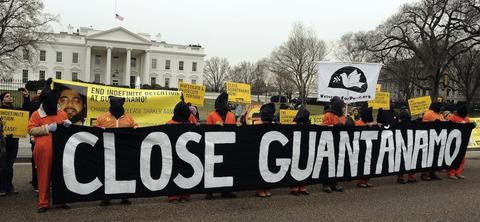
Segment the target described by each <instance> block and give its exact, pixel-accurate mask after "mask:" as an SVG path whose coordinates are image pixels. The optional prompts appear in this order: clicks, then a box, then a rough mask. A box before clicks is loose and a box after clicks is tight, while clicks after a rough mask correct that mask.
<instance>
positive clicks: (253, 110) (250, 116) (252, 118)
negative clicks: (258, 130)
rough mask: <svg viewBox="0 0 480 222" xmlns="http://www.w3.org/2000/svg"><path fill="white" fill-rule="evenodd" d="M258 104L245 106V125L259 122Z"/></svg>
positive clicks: (259, 106)
mask: <svg viewBox="0 0 480 222" xmlns="http://www.w3.org/2000/svg"><path fill="white" fill-rule="evenodd" d="M261 107H262V105H260V104H251V105H249V106H248V107H247V108H246V111H245V112H246V120H245V122H247V125H255V123H256V122H260V121H261V119H260V108H261Z"/></svg>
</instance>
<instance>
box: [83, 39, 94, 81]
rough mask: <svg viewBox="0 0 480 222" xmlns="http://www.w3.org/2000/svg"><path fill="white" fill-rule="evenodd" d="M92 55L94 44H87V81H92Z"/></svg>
mask: <svg viewBox="0 0 480 222" xmlns="http://www.w3.org/2000/svg"><path fill="white" fill-rule="evenodd" d="M91 56H92V46H90V45H87V52H86V54H85V78H84V80H85V82H90V62H91Z"/></svg>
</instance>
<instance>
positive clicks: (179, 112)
mask: <svg viewBox="0 0 480 222" xmlns="http://www.w3.org/2000/svg"><path fill="white" fill-rule="evenodd" d="M190 113H191V112H190V108H189V107H188V105H187V104H186V103H185V102H183V101H180V102H179V103H177V105H175V108H174V109H173V117H172V120H174V121H176V122H179V123H189V121H188V118H189V117H190Z"/></svg>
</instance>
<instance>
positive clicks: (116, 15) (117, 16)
mask: <svg viewBox="0 0 480 222" xmlns="http://www.w3.org/2000/svg"><path fill="white" fill-rule="evenodd" d="M115 18H116V19H118V20H120V21H123V19H124V18H123V17H122V16H120V15H119V14H115Z"/></svg>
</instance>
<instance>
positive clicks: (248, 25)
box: [44, 0, 417, 64]
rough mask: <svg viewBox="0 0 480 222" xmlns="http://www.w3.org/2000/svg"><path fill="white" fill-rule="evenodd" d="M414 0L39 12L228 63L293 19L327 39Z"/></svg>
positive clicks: (199, 1)
mask: <svg viewBox="0 0 480 222" xmlns="http://www.w3.org/2000/svg"><path fill="white" fill-rule="evenodd" d="M415 1H417V0H117V13H118V14H119V15H121V16H123V17H124V18H125V20H124V21H123V22H119V21H116V20H115V19H114V15H115V0H81V1H78V0H62V1H60V0H44V3H45V12H47V13H51V14H54V15H59V18H60V24H58V25H54V26H53V28H54V30H55V31H56V32H58V31H65V30H66V27H67V25H68V24H71V25H72V26H74V27H75V28H77V27H80V26H86V27H88V26H93V28H95V29H99V30H105V29H109V28H112V27H116V26H123V27H125V28H127V29H129V30H131V31H133V32H136V33H138V32H146V33H149V34H151V35H152V38H153V37H155V35H156V34H157V33H161V35H162V40H163V41H166V42H168V43H174V44H186V45H188V44H197V43H198V44H200V45H202V46H203V47H205V50H206V54H207V58H209V57H213V56H219V57H226V58H227V59H228V60H229V61H230V63H231V64H236V63H238V62H240V61H243V60H247V61H252V62H254V61H256V60H258V59H261V58H263V57H267V56H268V55H269V54H270V52H271V51H272V50H273V49H274V48H275V47H277V46H279V45H280V44H281V43H282V42H284V41H286V39H287V38H288V34H289V32H290V30H291V28H292V25H293V23H294V22H302V23H303V24H305V25H306V26H308V27H311V28H313V29H314V30H315V31H316V32H317V34H318V36H319V37H320V38H321V39H323V40H325V41H327V42H332V41H335V40H337V39H339V38H340V37H341V36H342V34H344V33H347V32H356V31H360V30H371V29H374V28H375V27H376V26H377V25H379V24H380V23H382V22H383V21H385V20H386V19H387V18H388V17H390V16H391V15H392V14H394V13H395V12H397V11H398V9H399V7H400V6H401V5H402V4H405V3H409V2H415Z"/></svg>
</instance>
